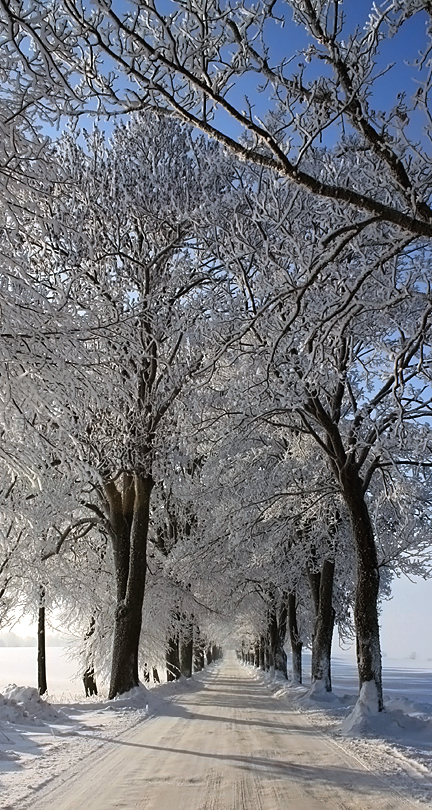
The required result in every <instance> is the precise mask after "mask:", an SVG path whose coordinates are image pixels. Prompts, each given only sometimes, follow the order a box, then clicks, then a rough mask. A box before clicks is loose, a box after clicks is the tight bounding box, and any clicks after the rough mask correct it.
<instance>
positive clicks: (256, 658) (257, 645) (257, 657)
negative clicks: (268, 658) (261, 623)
mask: <svg viewBox="0 0 432 810" xmlns="http://www.w3.org/2000/svg"><path fill="white" fill-rule="evenodd" d="M253 650H254V659H253V664H254V666H255V667H256V668H257V669H258V667H259V665H260V643H259V641H256V642H255V644H254V648H253Z"/></svg>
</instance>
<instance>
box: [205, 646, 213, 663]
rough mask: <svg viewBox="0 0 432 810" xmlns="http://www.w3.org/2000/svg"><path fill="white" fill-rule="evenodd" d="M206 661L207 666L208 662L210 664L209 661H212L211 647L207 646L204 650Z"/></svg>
mask: <svg viewBox="0 0 432 810" xmlns="http://www.w3.org/2000/svg"><path fill="white" fill-rule="evenodd" d="M206 661H207V666H208V665H209V664H211V662H212V661H213V658H212V648H211V647H207V650H206Z"/></svg>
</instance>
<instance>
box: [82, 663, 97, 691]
mask: <svg viewBox="0 0 432 810" xmlns="http://www.w3.org/2000/svg"><path fill="white" fill-rule="evenodd" d="M83 684H84V690H85V696H86V697H92V695H97V693H98V690H97V684H96V678H95V671H94V668H93V667H88V668H87V669H86V671H85V672H84V675H83Z"/></svg>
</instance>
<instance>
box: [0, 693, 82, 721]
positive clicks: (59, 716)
mask: <svg viewBox="0 0 432 810" xmlns="http://www.w3.org/2000/svg"><path fill="white" fill-rule="evenodd" d="M66 719H67V718H66V715H65V713H64V712H63V711H61V710H60V711H57V710H56V709H54V708H53V707H52V706H51V704H50V703H48V702H47V701H46V700H43V698H41V696H40V695H39V693H38V691H37V689H35V688H34V687H33V686H16V684H14V683H12V684H9V686H7V687H6V689H4V690H3V695H0V722H1V721H2V720H7V721H8V722H9V723H24V724H26V723H42V724H43V723H52V722H58V721H62V722H64V721H65V720H66Z"/></svg>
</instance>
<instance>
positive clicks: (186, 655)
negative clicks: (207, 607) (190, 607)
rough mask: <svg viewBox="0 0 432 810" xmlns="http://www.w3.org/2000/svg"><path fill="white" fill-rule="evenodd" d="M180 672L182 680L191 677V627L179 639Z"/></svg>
mask: <svg viewBox="0 0 432 810" xmlns="http://www.w3.org/2000/svg"><path fill="white" fill-rule="evenodd" d="M179 649H180V672H181V674H182V675H183V677H184V678H191V677H192V658H193V636H192V626H191V627H190V628H189V630H187V629H186V630H185V631H184V632H183V633H182V634H181V637H180V644H179Z"/></svg>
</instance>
